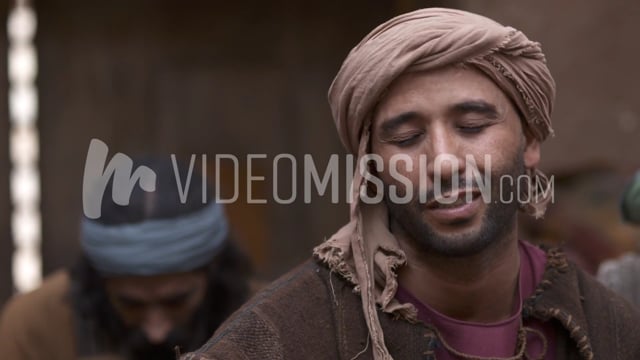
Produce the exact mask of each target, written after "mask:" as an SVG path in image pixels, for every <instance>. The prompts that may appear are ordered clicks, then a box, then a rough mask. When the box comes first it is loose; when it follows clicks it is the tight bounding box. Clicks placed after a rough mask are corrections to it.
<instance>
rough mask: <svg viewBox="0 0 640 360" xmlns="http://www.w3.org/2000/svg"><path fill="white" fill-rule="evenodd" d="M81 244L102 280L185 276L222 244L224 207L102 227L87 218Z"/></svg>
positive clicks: (213, 205) (225, 234)
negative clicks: (173, 216) (172, 274)
mask: <svg viewBox="0 0 640 360" xmlns="http://www.w3.org/2000/svg"><path fill="white" fill-rule="evenodd" d="M81 226H82V230H81V239H82V241H81V244H82V249H83V250H84V252H85V253H86V254H87V257H88V258H89V260H90V262H91V264H92V265H93V266H94V267H95V268H96V270H98V272H99V273H100V274H101V275H103V276H118V275H138V276H150V275H161V274H169V273H179V272H187V271H191V270H194V269H197V268H199V267H201V266H205V265H206V264H208V263H209V262H210V261H211V260H212V259H213V258H214V257H215V255H216V254H217V253H218V252H219V251H220V249H222V247H223V246H224V245H225V243H226V241H227V239H228V236H229V225H228V223H227V219H226V216H225V214H224V209H223V207H222V205H220V204H218V203H215V202H212V203H211V204H209V205H207V206H205V207H203V208H202V209H199V210H196V211H194V212H191V213H188V214H185V215H182V216H179V217H175V218H169V219H151V220H146V221H143V222H140V223H132V224H119V225H104V224H101V223H98V222H97V221H94V220H89V219H87V218H85V219H83V220H82V223H81Z"/></svg>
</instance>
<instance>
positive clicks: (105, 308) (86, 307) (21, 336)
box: [0, 159, 249, 360]
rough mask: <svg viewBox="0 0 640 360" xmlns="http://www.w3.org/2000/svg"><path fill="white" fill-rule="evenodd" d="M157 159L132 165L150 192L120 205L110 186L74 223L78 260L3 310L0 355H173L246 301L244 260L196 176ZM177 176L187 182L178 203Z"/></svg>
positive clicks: (51, 359)
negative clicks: (151, 182)
mask: <svg viewBox="0 0 640 360" xmlns="http://www.w3.org/2000/svg"><path fill="white" fill-rule="evenodd" d="M166 160H167V161H164V160H158V159H146V160H142V161H140V164H135V165H136V168H137V167H138V165H145V166H147V167H149V168H150V169H152V170H153V171H154V172H155V173H156V186H155V191H152V192H145V191H143V190H141V189H140V188H139V187H137V186H136V187H135V188H134V190H133V192H132V194H131V197H130V203H129V205H127V206H120V205H118V204H116V203H115V202H114V201H113V200H112V199H111V194H112V189H113V181H110V183H109V184H108V185H107V188H106V191H104V198H103V202H102V206H101V216H100V217H99V218H98V219H96V220H89V219H87V218H84V219H83V220H82V226H81V228H82V229H81V243H82V249H83V252H82V254H81V255H80V258H79V260H78V262H77V264H76V265H75V266H74V267H73V268H72V269H70V270H62V271H58V272H56V273H54V274H52V275H50V276H49V277H48V278H47V279H45V281H44V283H43V284H42V286H41V288H40V289H38V290H36V291H34V292H32V293H28V294H26V295H21V296H17V297H15V298H14V299H13V300H12V301H10V302H9V303H8V304H7V306H6V308H5V309H4V311H3V313H2V317H1V319H0V358H2V359H11V360H23V359H31V360H38V359H42V360H45V359H46V360H56V359H60V360H62V359H76V358H80V359H103V358H104V359H153V360H162V359H175V356H176V355H175V354H176V352H177V350H176V347H177V348H178V349H179V350H181V351H188V350H193V349H195V348H197V347H198V346H200V345H202V344H203V343H204V342H205V341H206V339H207V338H208V337H209V336H210V335H211V333H212V332H213V331H214V330H215V329H216V328H217V327H218V325H219V324H220V323H221V322H222V321H223V320H224V319H225V318H226V317H227V315H229V314H230V313H231V312H232V311H234V310H235V309H236V308H237V307H238V306H239V305H241V304H242V303H243V302H244V301H245V300H246V298H247V294H248V287H247V277H248V274H249V264H248V260H247V259H246V257H245V256H244V254H242V253H241V252H240V251H239V250H238V249H237V247H236V245H235V244H234V241H233V239H232V237H231V234H230V231H229V226H228V224H227V219H226V217H225V214H224V210H223V208H222V206H221V205H220V204H217V203H215V202H213V201H209V202H207V203H203V198H202V192H203V191H204V189H206V188H203V186H202V185H203V184H202V181H203V180H202V178H201V177H200V176H198V175H196V174H193V176H191V177H189V176H188V169H187V168H186V167H185V166H183V167H176V168H174V166H173V164H172V162H171V161H169V159H166ZM176 177H180V180H181V183H182V184H181V186H182V187H183V188H184V186H185V179H187V180H186V181H189V180H190V181H191V182H190V186H189V191H188V193H187V197H186V201H181V200H180V191H179V187H178V182H177V181H176ZM112 180H113V179H112ZM208 193H210V192H208Z"/></svg>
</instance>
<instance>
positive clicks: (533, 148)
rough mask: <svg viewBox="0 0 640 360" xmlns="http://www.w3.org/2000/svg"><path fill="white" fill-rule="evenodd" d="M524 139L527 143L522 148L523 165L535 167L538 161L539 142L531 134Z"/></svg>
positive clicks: (530, 167)
mask: <svg viewBox="0 0 640 360" xmlns="http://www.w3.org/2000/svg"><path fill="white" fill-rule="evenodd" d="M525 141H526V142H527V144H526V145H525V148H524V166H525V167H526V168H527V169H533V168H536V167H538V163H539V162H540V142H539V141H538V140H537V139H535V138H534V137H533V136H527V137H526V138H525Z"/></svg>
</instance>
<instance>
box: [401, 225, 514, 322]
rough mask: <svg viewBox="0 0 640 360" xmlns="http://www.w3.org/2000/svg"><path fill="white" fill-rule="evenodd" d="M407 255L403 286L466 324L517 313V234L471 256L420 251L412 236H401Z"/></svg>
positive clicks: (402, 279) (419, 298)
mask: <svg viewBox="0 0 640 360" xmlns="http://www.w3.org/2000/svg"><path fill="white" fill-rule="evenodd" d="M396 237H397V238H398V241H399V243H400V246H401V247H402V249H403V250H404V251H405V253H406V255H407V265H406V266H404V267H402V268H401V269H400V270H399V272H398V280H399V282H400V284H401V285H402V286H403V287H404V288H405V289H407V290H408V291H409V292H411V294H413V295H414V296H415V297H416V298H417V299H418V300H420V301H421V302H422V303H423V304H428V305H429V306H430V307H432V308H433V309H435V310H436V311H438V312H440V313H442V314H444V315H446V316H449V317H452V318H454V319H458V320H462V321H473V322H480V323H491V322H498V321H500V320H504V319H506V318H508V317H510V316H511V315H512V314H513V309H514V308H515V306H516V304H515V302H516V299H517V291H518V290H517V287H518V277H519V273H520V271H519V270H520V256H519V250H518V241H517V230H516V228H515V224H514V229H513V230H512V231H510V232H509V233H508V234H507V235H506V236H505V237H504V238H503V239H496V241H495V242H494V243H493V244H491V245H490V246H489V247H488V248H486V249H484V250H483V251H482V252H480V253H478V254H474V255H472V256H467V257H458V258H454V257H447V256H442V255H438V254H433V253H427V252H424V251H418V250H416V249H415V247H414V246H412V245H411V244H415V242H413V241H412V240H411V239H409V238H408V237H407V236H406V234H402V233H401V234H397V236H396Z"/></svg>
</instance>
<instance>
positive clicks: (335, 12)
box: [0, 0, 640, 306]
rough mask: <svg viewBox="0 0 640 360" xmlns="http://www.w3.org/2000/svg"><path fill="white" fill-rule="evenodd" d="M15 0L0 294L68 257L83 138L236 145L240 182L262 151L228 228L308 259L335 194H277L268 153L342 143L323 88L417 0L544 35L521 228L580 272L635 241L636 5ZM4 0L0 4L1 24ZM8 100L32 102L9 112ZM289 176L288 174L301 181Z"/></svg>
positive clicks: (639, 139) (115, 143)
mask: <svg viewBox="0 0 640 360" xmlns="http://www.w3.org/2000/svg"><path fill="white" fill-rule="evenodd" d="M25 4H27V5H29V6H31V8H32V9H33V11H34V14H35V18H36V19H37V29H35V33H33V32H32V35H33V36H31V37H30V36H29V34H27V35H20V34H22V33H14V32H13V31H14V30H12V29H15V28H18V29H21V30H20V31H23V32H26V33H28V32H29V26H27V25H24V24H22V25H20V24H18V25H16V26H15V27H14V28H12V27H11V26H2V27H0V32H2V34H0V69H2V71H0V94H1V95H2V96H0V118H1V119H2V121H0V306H1V305H2V304H3V302H4V301H5V300H6V299H7V298H8V297H9V296H10V295H11V294H12V293H14V292H15V291H16V289H18V290H24V289H26V288H28V287H29V286H35V285H37V281H38V279H39V276H40V275H46V274H49V273H51V272H52V271H54V270H56V269H58V268H60V267H66V266H69V265H71V264H72V263H73V262H74V260H75V258H76V256H77V254H78V251H79V242H78V229H79V226H78V221H79V219H80V216H81V213H82V175H83V171H84V162H85V158H86V155H87V149H88V146H89V142H90V140H91V139H92V138H98V139H100V140H102V141H104V142H105V143H106V144H107V145H108V146H109V149H110V153H109V158H111V156H113V154H114V153H116V152H123V153H125V154H127V155H136V154H159V155H167V156H168V154H172V153H175V154H179V155H182V156H190V155H191V154H196V155H198V157H197V161H196V170H198V169H200V167H201V165H200V161H201V159H202V157H201V155H202V154H207V159H208V166H207V169H208V172H211V170H210V169H213V168H214V166H213V159H214V157H215V154H220V153H224V154H235V155H237V156H238V157H239V159H240V162H241V163H240V179H243V176H244V175H246V174H243V171H244V170H243V169H246V164H243V163H242V162H243V161H246V154H249V153H263V154H267V156H268V158H267V159H265V160H264V161H262V162H261V161H254V163H253V169H254V172H255V173H256V174H262V175H264V176H265V181H264V182H256V183H254V184H253V187H252V188H251V191H252V193H253V196H254V197H255V198H266V199H268V200H269V201H268V203H267V204H258V205H256V204H247V203H246V201H244V200H246V195H247V189H246V188H244V186H240V189H239V190H240V198H239V200H240V201H238V202H236V203H234V204H231V205H229V206H227V212H228V214H229V217H230V218H231V223H232V226H233V229H234V231H235V232H236V233H237V235H238V238H239V240H240V242H241V244H242V246H243V247H244V248H245V249H246V250H247V252H248V253H249V254H250V255H251V258H252V260H253V261H254V263H255V267H256V270H257V272H258V274H259V275H260V276H261V277H262V278H264V279H272V278H274V277H276V276H277V275H279V274H281V273H282V272H284V271H285V270H287V269H289V268H290V267H292V266H294V265H295V264H297V263H299V262H301V261H303V260H304V259H306V258H308V257H309V255H310V252H311V249H312V248H313V247H314V246H315V245H317V244H318V243H319V242H321V241H322V240H323V239H325V238H326V237H328V236H330V235H331V234H333V232H334V231H336V230H337V229H338V228H339V227H340V226H341V225H342V224H344V223H345V222H346V221H347V219H348V206H347V205H346V204H345V203H344V201H342V200H341V202H340V203H339V204H332V203H331V199H330V198H329V197H328V196H326V197H320V196H317V195H314V196H313V197H312V199H311V200H312V201H311V203H310V204H305V203H304V201H303V198H302V196H298V200H297V201H296V202H294V203H293V204H290V205H278V204H277V203H276V202H275V201H272V197H271V188H272V180H273V171H272V159H273V157H274V156H275V155H276V154H279V153H290V154H292V155H294V156H295V157H296V158H298V159H302V157H303V156H304V154H312V155H313V157H314V159H315V161H316V165H317V166H318V167H319V168H323V167H324V166H325V164H326V161H327V160H328V159H329V156H330V155H331V154H344V153H345V151H344V149H343V148H342V146H341V145H340V142H339V140H338V137H337V134H336V131H335V128H334V125H333V121H332V119H331V115H330V112H329V107H328V105H327V101H326V93H327V89H328V87H329V85H330V83H331V81H332V79H333V77H334V75H335V74H336V72H337V70H338V69H339V66H340V64H341V62H342V60H343V59H344V57H345V56H346V55H347V53H348V51H349V50H350V49H351V48H352V47H353V46H354V45H355V44H356V43H357V42H358V41H359V40H360V39H361V38H362V37H363V36H364V35H365V34H366V33H368V32H369V31H370V30H371V29H373V28H374V27H375V26H376V25H378V24H379V23H381V22H383V21H384V20H386V19H388V18H390V17H392V16H394V15H397V14H399V13H402V12H406V11H410V10H414V9H417V8H421V7H428V6H445V7H453V8H460V9H465V10H470V11H473V12H478V13H480V14H484V15H487V16H489V17H491V18H494V19H496V20H497V21H499V22H501V23H503V24H505V25H511V26H514V27H516V28H518V29H520V30H522V31H524V32H525V33H526V34H527V35H528V36H529V37H530V38H531V39H534V40H537V41H540V42H541V43H542V44H543V49H544V51H545V53H546V55H547V58H548V63H549V67H550V69H551V71H552V73H553V75H554V77H555V79H556V82H557V85H558V97H557V101H556V108H555V112H554V116H553V121H554V128H555V131H556V137H555V138H553V139H551V140H550V141H548V142H547V143H545V144H544V146H543V159H542V168H543V170H545V171H546V172H547V174H549V175H554V176H555V186H556V196H555V198H554V202H555V204H553V205H552V207H551V208H550V210H549V213H548V215H547V216H546V219H545V220H544V221H532V220H530V219H522V224H523V226H522V232H523V237H525V238H528V239H531V240H533V241H544V242H548V243H552V244H553V243H560V242H566V243H567V247H568V249H569V252H570V254H571V256H572V257H573V258H574V259H575V260H576V261H577V262H579V263H580V264H581V265H583V266H584V267H585V268H586V269H587V270H589V271H591V272H593V271H595V269H597V266H598V264H599V263H600V262H601V261H602V260H603V259H605V258H610V257H616V256H618V255H620V254H621V253H622V252H624V251H628V250H632V249H634V248H635V246H636V243H637V242H638V241H639V240H640V232H639V231H638V230H637V229H636V228H633V227H631V226H629V225H625V224H623V223H622V221H621V220H620V215H619V210H618V203H619V198H620V194H621V193H622V191H623V189H624V186H625V184H626V183H627V182H628V181H629V179H630V178H631V175H632V174H633V172H634V171H635V170H636V169H637V168H639V167H640V99H639V98H638V96H639V94H640V71H639V70H638V68H637V66H638V64H640V42H638V41H637V38H636V37H637V34H640V22H638V14H640V3H638V2H623V1H622V0H613V1H606V2H605V1H599V0H589V1H584V0H583V1H563V2H558V1H552V0H544V1H541V0H523V1H517V2H515V1H509V0H494V1H478V0H442V1H419V0H380V1H367V0H351V1H311V2H305V1H292V0H275V1H257V0H245V1H231V2H229V1H177V0H126V1H125V0H113V1H94V0H90V1H87V0H84V1H80V0H46V1H45V0H40V1H31V2H29V3H26V2H25ZM14 5H15V4H14V2H12V1H8V0H4V1H1V2H0V18H1V19H3V23H4V24H8V22H7V20H8V18H9V14H10V13H12V11H13V8H14ZM9 25H11V24H10V23H9ZM16 31H18V30H16ZM18 32H19V31H18ZM29 44H31V45H29ZM12 46H13V49H23V50H24V49H31V48H30V47H29V46H32V49H33V50H35V51H33V52H29V51H26V50H25V51H26V52H27V53H28V54H27V55H29V54H32V55H35V56H37V62H36V64H37V67H36V66H32V67H33V69H31V70H29V69H27V70H25V71H27V72H28V71H32V74H31V75H33V76H31V75H29V74H27V75H25V76H22V77H20V76H18V75H11V74H10V72H9V71H5V69H9V68H10V67H11V66H9V65H10V64H9V59H10V58H11V56H10V53H11V51H9V50H10V49H11V48H12ZM16 51H17V50H16ZM23 52H24V51H23ZM16 53H17V52H15V51H14V54H16ZM20 54H22V53H20ZM22 55H24V54H22ZM16 56H17V55H16ZM25 56H26V55H25ZM25 59H27V60H26V61H28V59H29V57H28V56H26V57H25ZM18 67H19V66H18ZM23 88H24V89H27V88H29V89H31V90H28V91H27V92H26V93H27V94H34V93H35V94H37V96H36V97H35V98H34V97H33V96H31V97H29V95H25V97H24V98H20V99H22V101H19V100H16V104H11V106H10V103H11V101H10V100H9V99H10V98H12V97H11V94H15V93H16V92H15V91H14V90H15V89H23ZM12 89H13V90H12ZM25 91H26V90H25ZM25 98H26V100H25ZM12 99H13V98H12ZM29 99H31V100H29ZM12 101H13V100H12ZM25 103H26V104H27V105H24V104H25ZM29 104H30V105H29ZM12 106H13V107H14V109H10V108H12ZM20 106H24V107H26V108H29V106H31V107H32V108H33V109H32V110H28V109H26V110H25V109H22V110H21V111H23V112H27V114H26V115H25V114H24V113H23V114H22V115H21V114H19V113H16V112H19V111H20V109H18V110H16V108H20ZM29 111H32V112H34V113H28V112H29ZM20 119H22V120H20ZM10 149H11V151H9V150H10ZM298 163H299V165H300V164H301V161H299V162H298ZM287 164H288V163H287V162H286V161H284V162H283V163H282V165H281V166H280V170H279V171H278V173H279V174H281V175H280V176H279V182H280V187H281V189H282V190H281V193H282V194H283V195H281V196H282V197H287V194H289V192H288V191H286V189H287V185H288V183H287V181H289V182H292V181H293V180H292V179H291V169H290V167H289V168H287V166H288V165H287ZM299 170H300V169H299ZM18 175H20V176H18ZM340 175H341V177H342V176H344V173H341V174H340ZM301 176H302V172H301V171H298V177H299V179H296V181H297V184H298V188H299V189H300V187H301V184H302V179H301ZM227 177H228V175H226V174H223V175H222V178H223V179H225V178H227ZM209 178H210V181H212V179H213V176H210V177H209ZM287 179H288V180H287ZM240 184H241V185H243V184H244V181H242V180H241V183H240ZM289 186H290V184H289ZM25 189H26V190H25ZM29 189H30V190H29ZM299 193H301V192H300V191H299ZM12 264H13V265H12ZM16 264H19V265H20V264H21V265H20V266H17V265H16ZM21 272H24V273H23V274H22V275H21ZM24 274H26V275H24ZM21 276H22V281H23V282H24V284H23V285H20V286H19V284H16V281H21V280H20V279H21Z"/></svg>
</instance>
